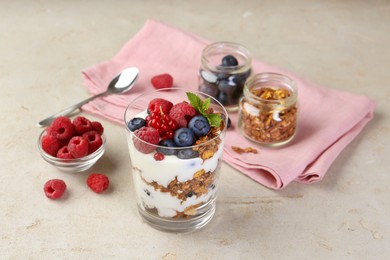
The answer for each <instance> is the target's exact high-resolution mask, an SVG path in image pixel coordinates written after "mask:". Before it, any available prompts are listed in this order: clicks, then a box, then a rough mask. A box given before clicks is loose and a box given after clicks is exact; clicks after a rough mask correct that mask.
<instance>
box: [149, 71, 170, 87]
mask: <svg viewBox="0 0 390 260" xmlns="http://www.w3.org/2000/svg"><path fill="white" fill-rule="evenodd" d="M150 81H151V83H152V85H153V87H154V88H155V89H160V88H171V87H172V86H173V77H172V76H171V75H170V74H168V73H164V74H160V75H156V76H154V77H152V79H151V80H150Z"/></svg>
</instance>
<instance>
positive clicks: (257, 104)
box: [238, 73, 298, 146]
mask: <svg viewBox="0 0 390 260" xmlns="http://www.w3.org/2000/svg"><path fill="white" fill-rule="evenodd" d="M243 92H244V96H243V97H242V99H241V100H240V109H239V121H238V122H239V128H240V131H241V133H242V134H243V135H244V136H245V137H246V138H248V139H250V140H252V141H254V142H257V143H260V144H264V145H267V146H280V145H283V144H287V143H288V142H290V141H291V140H292V139H293V137H294V135H295V133H296V129H297V116H298V104H297V95H298V93H297V88H296V84H295V82H294V81H293V80H292V79H290V78H289V77H287V76H285V75H282V74H277V73H260V74H255V75H253V76H251V77H250V78H248V80H247V81H246V83H245V86H244V91H243Z"/></svg>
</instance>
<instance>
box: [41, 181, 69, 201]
mask: <svg viewBox="0 0 390 260" xmlns="http://www.w3.org/2000/svg"><path fill="white" fill-rule="evenodd" d="M43 190H44V191H45V195H46V197H48V198H49V199H53V200H56V199H59V198H61V197H62V195H63V194H64V192H65V190H66V184H65V182H64V181H63V180H60V179H52V180H49V181H47V182H46V183H45V185H44V186H43Z"/></svg>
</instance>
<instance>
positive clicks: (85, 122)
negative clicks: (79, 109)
mask: <svg viewBox="0 0 390 260" xmlns="http://www.w3.org/2000/svg"><path fill="white" fill-rule="evenodd" d="M73 125H74V129H75V131H76V133H77V134H78V135H82V134H84V133H85V132H88V131H91V130H92V123H91V121H89V119H87V118H85V117H83V116H78V117H76V118H75V119H73Z"/></svg>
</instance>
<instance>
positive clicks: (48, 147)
mask: <svg viewBox="0 0 390 260" xmlns="http://www.w3.org/2000/svg"><path fill="white" fill-rule="evenodd" d="M41 146H42V149H43V150H44V151H45V152H46V153H47V154H50V155H51V156H54V157H55V156H56V155H57V151H58V150H59V149H60V148H61V141H60V140H58V139H57V138H56V137H55V136H53V135H44V136H42V142H41Z"/></svg>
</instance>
